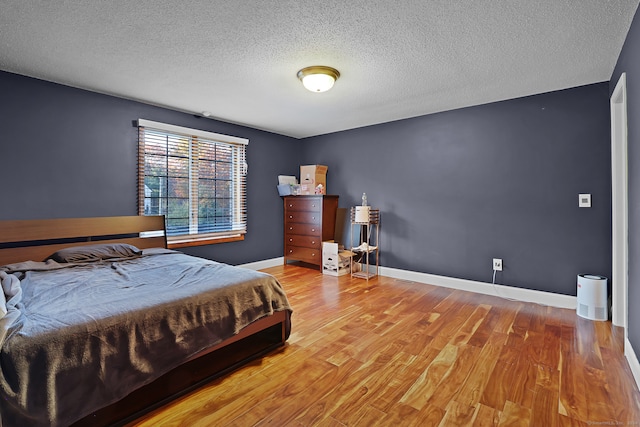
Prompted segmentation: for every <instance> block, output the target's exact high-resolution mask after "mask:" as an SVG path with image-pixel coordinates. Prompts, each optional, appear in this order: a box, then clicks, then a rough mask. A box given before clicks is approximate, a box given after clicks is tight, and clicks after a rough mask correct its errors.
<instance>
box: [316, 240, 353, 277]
mask: <svg viewBox="0 0 640 427" xmlns="http://www.w3.org/2000/svg"><path fill="white" fill-rule="evenodd" d="M352 255H353V253H352V252H351V251H345V250H340V249H339V248H338V244H337V243H334V242H322V273H323V274H328V275H330V276H342V275H343V274H349V273H350V272H351V256H352Z"/></svg>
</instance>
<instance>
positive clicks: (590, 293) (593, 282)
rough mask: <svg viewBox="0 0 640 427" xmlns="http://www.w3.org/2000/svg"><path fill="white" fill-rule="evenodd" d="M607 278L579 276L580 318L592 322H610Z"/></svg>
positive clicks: (590, 275)
mask: <svg viewBox="0 0 640 427" xmlns="http://www.w3.org/2000/svg"><path fill="white" fill-rule="evenodd" d="M608 306H609V304H608V302H607V278H606V277H603V276H596V275H593V274H579V275H578V307H577V308H576V310H577V312H578V316H580V317H584V318H585V319H591V320H609V310H608V308H609V307H608Z"/></svg>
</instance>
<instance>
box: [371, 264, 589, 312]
mask: <svg viewBox="0 0 640 427" xmlns="http://www.w3.org/2000/svg"><path fill="white" fill-rule="evenodd" d="M380 275H381V276H386V277H393V278H395V279H402V280H411V281H412V282H419V283H426V284H429V285H435V286H442V287H445V288H453V289H460V290H463V291H469V292H476V293H479V294H485V295H493V296H497V297H500V298H506V299H514V300H518V301H525V302H535V303H538V304H543V305H548V306H552V307H560V308H570V309H574V310H575V308H576V307H577V299H576V297H574V296H570V295H561V294H555V293H551V292H544V291H534V290H531V289H523V288H514V287H512V286H505V285H494V284H491V283H485V282H476V281H474V280H466V279H456V278H454V277H446V276H436V275H435V274H427V273H419V272H417V271H408V270H399V269H396V268H390V267H380Z"/></svg>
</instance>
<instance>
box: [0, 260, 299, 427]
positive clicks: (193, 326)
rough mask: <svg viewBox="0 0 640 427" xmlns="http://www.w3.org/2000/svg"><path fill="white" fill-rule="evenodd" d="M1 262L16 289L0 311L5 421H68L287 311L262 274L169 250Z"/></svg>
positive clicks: (0, 394)
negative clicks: (70, 260) (80, 260)
mask: <svg viewBox="0 0 640 427" xmlns="http://www.w3.org/2000/svg"><path fill="white" fill-rule="evenodd" d="M2 269H3V270H4V271H6V272H7V273H12V274H14V275H15V276H17V277H18V278H19V279H20V288H21V294H18V295H16V297H14V298H13V299H10V300H9V301H8V310H9V312H8V314H7V315H6V316H5V317H4V318H2V319H0V412H1V414H2V426H3V427H9V426H14V425H20V426H24V425H67V424H70V423H72V422H74V421H76V420H78V419H80V418H82V417H83V416H85V415H87V414H89V413H91V412H93V411H95V410H96V409H99V408H101V407H104V406H106V405H108V404H111V403H113V402H115V401H117V400H120V399H121V398H123V397H124V396H126V395H127V394H129V393H130V392H131V391H133V390H135V389H137V388H139V387H141V386H142V385H144V384H147V383H149V382H151V381H152V380H154V379H156V378H157V377H159V376H161V375H162V374H164V373H166V372H168V371H169V370H171V369H173V368H175V367H176V366H178V365H180V364H182V363H184V362H185V361H186V360H188V359H189V358H190V357H191V356H193V355H194V354H196V353H198V352H199V351H201V350H203V349H205V348H207V347H210V346H212V345H215V344H216V343H218V342H220V341H222V340H224V339H226V338H229V337H231V336H233V335H234V334H237V333H238V332H239V331H240V330H241V329H242V328H243V327H245V326H247V325H249V324H250V323H252V322H253V321H255V320H258V319H260V318H262V317H264V316H267V315H270V314H272V313H273V312H275V311H283V310H286V311H290V310H291V307H290V305H289V302H288V301H287V297H286V295H285V293H284V291H283V289H282V287H281V285H280V284H279V283H278V281H277V280H276V279H275V278H274V277H272V276H270V275H268V274H264V273H260V272H256V271H252V270H248V269H243V268H237V267H232V266H228V265H225V264H220V263H216V262H213V261H207V260H203V259H200V258H195V257H191V256H188V255H184V254H182V253H179V252H174V251H167V250H147V251H145V254H144V255H143V256H141V257H137V258H135V259H124V260H118V261H100V262H92V263H84V264H69V265H65V264H57V263H55V262H51V261H49V262H47V263H33V262H30V263H22V264H14V265H12V266H5V267H2ZM5 277H6V276H5ZM287 329H288V328H287ZM288 333H289V331H288V330H287V335H288Z"/></svg>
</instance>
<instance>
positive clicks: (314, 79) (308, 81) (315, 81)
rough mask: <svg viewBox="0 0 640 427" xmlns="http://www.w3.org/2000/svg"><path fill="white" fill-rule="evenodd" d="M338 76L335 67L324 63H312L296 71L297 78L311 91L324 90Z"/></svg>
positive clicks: (330, 85)
mask: <svg viewBox="0 0 640 427" xmlns="http://www.w3.org/2000/svg"><path fill="white" fill-rule="evenodd" d="M338 77H340V72H338V70H336V69H335V68H331V67H325V66H324V65H314V66H312V67H306V68H303V69H302V70H300V71H298V78H299V79H300V81H301V82H302V84H303V85H304V87H305V88H307V89H308V90H310V91H311V92H326V91H328V90H329V89H331V88H332V87H333V84H334V83H335V82H336V80H338Z"/></svg>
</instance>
